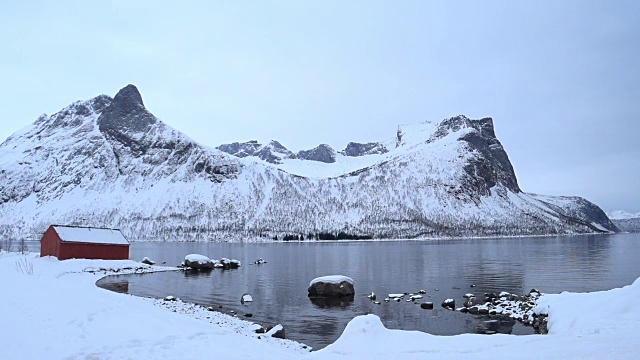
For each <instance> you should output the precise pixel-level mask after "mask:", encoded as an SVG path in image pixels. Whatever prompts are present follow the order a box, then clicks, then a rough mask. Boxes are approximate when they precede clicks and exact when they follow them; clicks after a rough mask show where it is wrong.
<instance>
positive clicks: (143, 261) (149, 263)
mask: <svg viewBox="0 0 640 360" xmlns="http://www.w3.org/2000/svg"><path fill="white" fill-rule="evenodd" d="M140 262H141V263H143V264H147V265H153V264H155V263H156V262H155V261H153V260H151V259H149V258H148V257H146V256H145V257H144V258H143V259H142V261H140Z"/></svg>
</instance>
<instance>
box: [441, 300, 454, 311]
mask: <svg viewBox="0 0 640 360" xmlns="http://www.w3.org/2000/svg"><path fill="white" fill-rule="evenodd" d="M442 307H443V308H446V309H454V308H455V307H456V301H455V300H453V299H446V300H445V301H443V302H442Z"/></svg>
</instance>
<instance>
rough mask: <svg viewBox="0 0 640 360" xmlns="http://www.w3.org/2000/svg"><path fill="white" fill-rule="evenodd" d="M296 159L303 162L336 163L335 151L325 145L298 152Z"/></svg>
mask: <svg viewBox="0 0 640 360" xmlns="http://www.w3.org/2000/svg"><path fill="white" fill-rule="evenodd" d="M296 157H297V158H298V159H303V160H312V161H319V162H323V163H333V162H336V151H335V150H333V149H332V148H331V146H329V145H327V144H321V145H318V146H316V147H315V148H313V149H311V150H302V151H298V154H296Z"/></svg>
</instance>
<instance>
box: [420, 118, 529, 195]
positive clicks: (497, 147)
mask: <svg viewBox="0 0 640 360" xmlns="http://www.w3.org/2000/svg"><path fill="white" fill-rule="evenodd" d="M462 128H469V129H471V131H468V132H466V133H464V135H462V136H461V137H460V138H459V139H458V140H459V141H464V142H466V143H467V144H468V146H469V149H470V151H474V150H475V151H477V152H478V154H479V156H476V157H474V158H473V159H472V160H471V161H470V162H469V163H468V164H467V165H466V166H465V172H466V173H467V175H468V176H467V178H466V179H465V180H466V182H467V185H468V186H469V187H470V188H471V189H474V190H475V191H476V192H477V193H478V194H480V195H488V194H489V193H490V189H491V188H493V187H494V186H496V185H497V184H502V185H504V186H505V187H506V188H507V189H509V190H511V191H513V192H515V193H519V192H520V191H521V190H520V187H519V186H518V180H517V179H516V174H515V172H514V170H513V166H512V165H511V161H510V160H509V156H508V155H507V152H506V151H505V150H504V148H503V147H502V144H501V143H500V141H498V139H497V138H496V134H495V131H494V128H493V119H491V118H484V119H480V120H471V119H469V118H467V117H465V116H462V115H460V116H456V117H452V118H449V119H446V120H444V121H442V122H441V123H440V125H439V126H438V129H437V130H436V132H435V133H434V134H433V135H432V136H431V137H430V138H429V140H428V142H433V141H435V140H437V139H440V138H442V137H445V136H447V135H448V134H449V133H451V132H455V131H458V130H460V129H462Z"/></svg>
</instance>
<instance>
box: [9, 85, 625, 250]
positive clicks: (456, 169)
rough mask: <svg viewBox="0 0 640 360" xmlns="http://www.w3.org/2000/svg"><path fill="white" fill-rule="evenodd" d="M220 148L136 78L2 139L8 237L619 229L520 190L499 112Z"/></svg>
mask: <svg viewBox="0 0 640 360" xmlns="http://www.w3.org/2000/svg"><path fill="white" fill-rule="evenodd" d="M360 145H363V146H360ZM219 148H223V149H222V150H224V151H220V150H218V149H214V148H210V147H206V146H203V145H200V144H198V143H196V142H195V141H193V140H192V139H190V138H189V137H187V136H185V135H183V134H182V133H180V132H179V131H177V130H175V129H172V128H171V127H169V126H167V125H166V124H164V123H163V122H161V121H160V120H159V119H157V118H156V117H155V116H153V115H152V114H151V113H150V112H149V111H147V110H146V108H145V107H144V104H143V101H142V97H141V96H140V93H139V92H138V90H137V89H136V88H135V86H133V85H128V86H126V87H125V88H123V89H122V90H120V91H119V92H118V94H116V96H115V97H114V98H110V97H109V96H106V95H100V96H98V97H95V98H93V99H91V100H87V101H79V102H76V103H73V104H71V105H70V106H68V107H66V108H64V109H62V110H61V111H60V112H58V113H56V114H54V115H51V116H46V115H43V116H41V117H39V118H38V120H37V121H36V122H35V123H33V124H32V125H30V126H28V127H26V128H24V129H22V130H20V131H18V132H17V133H15V134H13V135H12V136H11V137H9V138H8V139H7V140H6V141H5V142H4V143H2V145H0V155H1V156H0V219H2V220H0V221H1V222H2V224H1V225H2V227H1V228H0V232H3V233H5V234H8V233H13V234H24V233H25V232H27V233H28V232H38V231H40V230H41V229H43V228H45V227H46V226H47V225H49V224H52V223H61V224H84V225H93V226H107V227H119V228H121V229H122V230H123V231H124V232H125V234H126V235H127V236H128V237H129V238H130V239H133V240H192V239H195V240H214V239H225V240H232V239H234V240H235V239H246V238H248V237H264V238H271V237H274V236H278V237H279V238H282V236H283V235H287V234H289V235H296V236H299V235H300V236H303V237H305V238H309V237H318V236H319V234H322V236H323V237H331V236H335V235H338V234H339V233H342V234H340V235H341V237H345V236H347V235H357V236H364V237H375V238H400V237H402V238H412V237H427V236H470V235H472V236H479V235H487V236H490V235H528V234H573V233H589V232H605V231H617V228H616V227H615V225H614V224H612V223H611V222H610V221H609V219H608V218H607V217H606V215H605V214H604V212H602V210H600V209H599V208H598V207H597V206H595V205H594V204H592V203H589V202H588V201H586V200H584V199H581V198H566V197H549V196H540V195H532V194H527V193H523V192H522V191H521V190H520V188H519V186H518V182H517V179H516V177H515V173H514V171H513V168H512V166H511V163H510V161H509V158H508V156H507V153H506V152H505V151H504V149H503V147H502V145H501V144H500V142H499V141H498V139H496V137H495V133H494V129H493V121H492V120H491V119H490V118H486V119H481V120H470V119H468V118H466V117H464V116H456V117H453V118H450V119H445V120H442V121H437V122H424V123H420V124H413V125H401V126H400V127H399V128H398V132H397V134H396V137H395V138H394V139H393V140H392V141H389V142H383V143H370V144H359V145H351V146H347V148H346V149H345V150H343V151H341V152H335V151H334V150H333V149H331V148H330V147H328V146H326V147H325V146H322V145H321V146H319V147H317V148H315V149H312V150H309V151H307V152H298V153H295V154H294V153H293V152H291V151H289V150H287V149H286V148H285V147H284V146H282V145H280V144H279V143H277V142H275V141H272V142H270V143H269V144H268V145H266V146H263V145H261V144H259V143H257V142H249V143H243V144H240V143H234V144H227V145H223V146H221V147H219ZM267 150H268V151H267ZM229 153H232V154H234V155H236V156H234V155H231V154H229ZM267 153H268V154H267ZM301 153H302V154H303V156H301ZM269 154H271V155H273V156H274V157H277V158H278V159H277V160H275V159H273V158H272V157H271V156H270V155H269ZM292 155H294V156H292ZM331 159H333V161H328V160H331Z"/></svg>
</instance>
